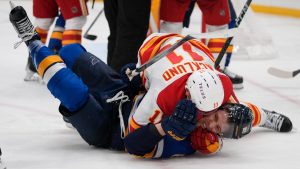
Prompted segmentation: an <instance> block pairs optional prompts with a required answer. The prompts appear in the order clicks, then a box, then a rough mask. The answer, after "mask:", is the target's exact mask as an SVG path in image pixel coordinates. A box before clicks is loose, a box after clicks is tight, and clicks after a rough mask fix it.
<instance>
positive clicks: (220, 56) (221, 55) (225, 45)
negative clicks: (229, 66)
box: [215, 0, 252, 68]
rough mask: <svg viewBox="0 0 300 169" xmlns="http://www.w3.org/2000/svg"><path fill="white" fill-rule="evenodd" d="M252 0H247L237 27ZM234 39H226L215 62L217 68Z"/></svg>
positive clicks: (236, 24)
mask: <svg viewBox="0 0 300 169" xmlns="http://www.w3.org/2000/svg"><path fill="white" fill-rule="evenodd" d="M251 2H252V0H247V2H246V4H245V5H244V7H243V9H242V11H241V13H240V15H239V17H237V18H236V20H235V27H236V28H237V27H238V26H239V25H240V23H241V22H242V20H243V18H244V16H245V14H246V12H247V10H248V8H249V6H250V4H251ZM232 39H233V37H230V38H227V39H226V41H225V44H224V46H223V47H222V50H221V52H220V53H219V55H218V57H217V59H216V62H215V68H218V67H219V65H220V62H221V60H222V58H223V56H224V54H225V53H226V51H227V48H228V47H229V45H230V43H231V41H232Z"/></svg>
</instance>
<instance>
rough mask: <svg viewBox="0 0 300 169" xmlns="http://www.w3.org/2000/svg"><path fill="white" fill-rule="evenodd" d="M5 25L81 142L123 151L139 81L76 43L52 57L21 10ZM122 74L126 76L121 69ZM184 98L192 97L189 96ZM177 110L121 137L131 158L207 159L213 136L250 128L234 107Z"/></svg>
mask: <svg viewBox="0 0 300 169" xmlns="http://www.w3.org/2000/svg"><path fill="white" fill-rule="evenodd" d="M10 21H11V22H12V24H13V26H14V27H15V29H16V31H17V33H18V35H19V37H20V38H21V39H22V41H23V42H25V44H26V45H27V47H28V49H29V51H30V53H31V54H32V59H33V63H34V65H35V67H36V69H37V71H38V73H39V75H40V76H41V77H42V79H43V80H44V82H45V83H46V85H47V87H48V89H49V91H50V92H51V94H52V95H53V96H54V97H56V98H57V99H59V100H60V102H61V105H60V106H59V111H60V113H61V114H62V115H63V116H64V117H65V118H67V119H68V120H69V121H70V123H71V124H72V125H73V126H74V127H75V128H76V130H77V131H78V133H79V134H80V135H81V137H82V138H83V139H84V140H85V141H86V142H87V143H88V144H90V145H93V146H97V147H102V148H110V149H116V150H124V149H125V147H124V140H123V138H124V135H123V134H126V130H125V128H126V126H129V124H128V119H129V114H130V111H131V110H132V109H133V110H134V108H135V107H136V106H140V102H138V99H136V100H137V102H134V103H135V104H133V100H135V99H134V96H135V95H136V94H137V92H138V90H136V89H138V87H139V85H136V84H139V83H137V81H138V80H139V77H136V78H135V79H134V80H133V81H131V82H129V81H128V79H126V78H127V77H126V76H124V75H125V74H119V73H117V72H115V71H114V70H112V69H111V68H110V67H108V66H107V65H106V64H105V63H103V62H102V61H101V60H100V59H98V58H97V57H95V56H94V55H92V54H90V53H88V52H87V51H86V50H85V49H84V48H83V47H82V46H81V45H79V44H73V45H67V46H65V47H63V48H62V49H61V50H60V53H59V55H56V54H54V53H53V52H52V51H51V50H50V49H48V48H47V47H46V46H45V45H44V44H42V43H41V41H40V40H39V36H38V35H37V34H36V33H35V32H34V28H33V26H32V24H31V22H30V20H29V19H28V17H27V15H26V12H25V11H24V9H23V8H22V7H20V6H18V7H13V9H12V11H11V13H10ZM122 72H123V73H124V72H125V71H124V69H123V71H122ZM188 96H189V97H188V98H193V96H192V95H188ZM140 99H143V98H142V97H140ZM176 105H177V106H176V108H175V109H174V113H173V114H171V115H169V116H168V117H165V118H164V120H162V122H161V123H157V124H153V123H149V124H148V125H145V126H140V127H139V128H138V129H136V130H134V132H132V133H130V134H128V135H127V136H126V137H125V145H126V148H127V150H128V151H129V152H130V153H131V154H135V155H139V156H144V157H151V158H156V157H157V158H167V157H171V156H174V155H178V154H181V155H187V154H192V153H194V152H195V151H196V150H199V151H200V152H204V153H205V152H207V153H206V154H210V153H215V150H216V151H218V150H219V148H220V147H221V142H220V140H219V136H218V135H217V133H219V134H221V133H224V134H225V133H226V134H225V135H226V136H228V137H230V138H239V137H242V136H243V135H244V134H247V133H248V132H249V131H250V130H251V123H253V121H251V119H252V117H251V116H252V114H249V113H250V109H249V108H247V107H245V106H241V105H239V104H236V105H237V106H236V105H229V106H223V107H222V108H221V109H220V110H217V111H216V112H213V113H210V114H209V115H206V116H205V117H204V116H203V117H201V119H202V120H198V116H199V113H198V111H196V105H195V104H194V103H193V102H192V100H191V99H182V100H181V101H180V102H178V103H177V104H176ZM240 108H242V109H240ZM224 110H226V111H224ZM239 110H243V111H239ZM217 113H218V114H220V115H222V114H223V115H225V114H228V118H225V119H229V123H228V121H227V120H226V121H220V122H219V120H216V119H215V118H216V117H217V119H223V118H221V116H217V115H216V114H217ZM229 115H230V116H229ZM223 117H224V116H223ZM242 117H243V118H242ZM272 117H275V116H272ZM276 119H277V121H278V119H284V121H287V122H286V123H287V124H285V123H284V125H288V128H287V127H286V126H285V127H282V126H284V125H283V124H281V126H280V127H279V128H274V127H273V129H275V130H277V131H281V130H282V128H285V131H290V130H291V127H292V126H291V123H289V122H290V121H289V119H288V118H287V117H285V116H282V115H277V116H276ZM213 121H214V122H217V123H213ZM280 121H281V123H282V122H283V121H282V120H280ZM219 123H221V124H230V125H231V126H233V127H228V128H227V130H226V131H227V132H225V130H223V129H222V127H220V125H219ZM213 124H214V125H213ZM216 124H218V125H216ZM199 127H201V128H199ZM244 127H247V128H246V129H247V130H244ZM277 127H278V126H277ZM269 128H272V127H270V126H269ZM229 129H238V130H234V131H231V130H229ZM237 131H239V132H237ZM162 140H163V141H164V142H163V143H161V141H162ZM159 144H162V145H163V146H162V147H160V149H155V154H153V153H152V154H151V151H152V150H153V148H154V147H155V146H159ZM157 150H159V151H157ZM211 150H214V151H211ZM149 153H150V155H149V156H147V154H149Z"/></svg>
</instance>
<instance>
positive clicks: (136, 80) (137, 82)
mask: <svg viewBox="0 0 300 169" xmlns="http://www.w3.org/2000/svg"><path fill="white" fill-rule="evenodd" d="M135 68H136V64H135V63H128V64H126V65H125V66H123V67H122V68H121V71H120V75H121V79H122V80H123V81H124V82H125V83H127V84H128V85H129V86H130V87H131V88H133V89H139V88H140V87H141V85H142V79H141V77H140V76H139V75H136V76H134V77H133V78H132V79H131V80H130V79H129V78H128V75H127V74H126V70H127V69H129V70H131V71H132V70H134V69H135Z"/></svg>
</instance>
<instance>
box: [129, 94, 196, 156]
mask: <svg viewBox="0 0 300 169" xmlns="http://www.w3.org/2000/svg"><path fill="white" fill-rule="evenodd" d="M196 115H197V111H196V106H195V104H193V103H192V102H191V101H190V100H181V101H180V102H179V103H178V104H177V106H176V108H175V110H174V113H173V114H172V115H170V116H169V117H166V118H164V119H163V120H162V122H161V123H158V124H156V125H154V124H152V123H149V124H147V125H146V126H142V127H140V128H138V129H136V130H134V131H133V132H131V133H130V134H129V135H127V136H126V138H125V139H124V143H125V147H126V149H127V151H128V152H129V153H130V154H134V155H138V156H143V157H154V154H155V153H156V151H157V149H158V147H159V145H158V144H159V142H160V141H161V140H162V138H163V136H164V135H165V137H170V138H172V139H173V140H174V141H175V142H176V141H177V142H181V141H183V140H184V139H185V138H186V137H187V136H188V135H189V134H190V133H191V132H192V131H193V130H194V129H195V128H196V120H197V118H196ZM174 141H173V142H174ZM182 143H184V142H182ZM160 148H161V147H160ZM160 151H161V152H163V151H168V150H160ZM179 152H180V153H179ZM190 152H191V151H190V149H189V151H188V152H184V151H177V152H176V151H175V152H173V153H169V155H168V156H172V155H175V154H188V153H190Z"/></svg>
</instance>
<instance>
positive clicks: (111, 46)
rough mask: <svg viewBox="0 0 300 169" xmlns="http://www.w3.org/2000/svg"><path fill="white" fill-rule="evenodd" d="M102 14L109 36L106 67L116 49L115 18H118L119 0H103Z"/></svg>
mask: <svg viewBox="0 0 300 169" xmlns="http://www.w3.org/2000/svg"><path fill="white" fill-rule="evenodd" d="M103 3H104V13H105V17H106V20H107V22H108V26H109V32H110V33H109V36H108V38H107V39H108V43H107V61H106V63H107V64H108V65H111V61H112V58H113V53H114V50H115V47H116V38H117V18H118V3H119V0H105V1H104V2H103Z"/></svg>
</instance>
